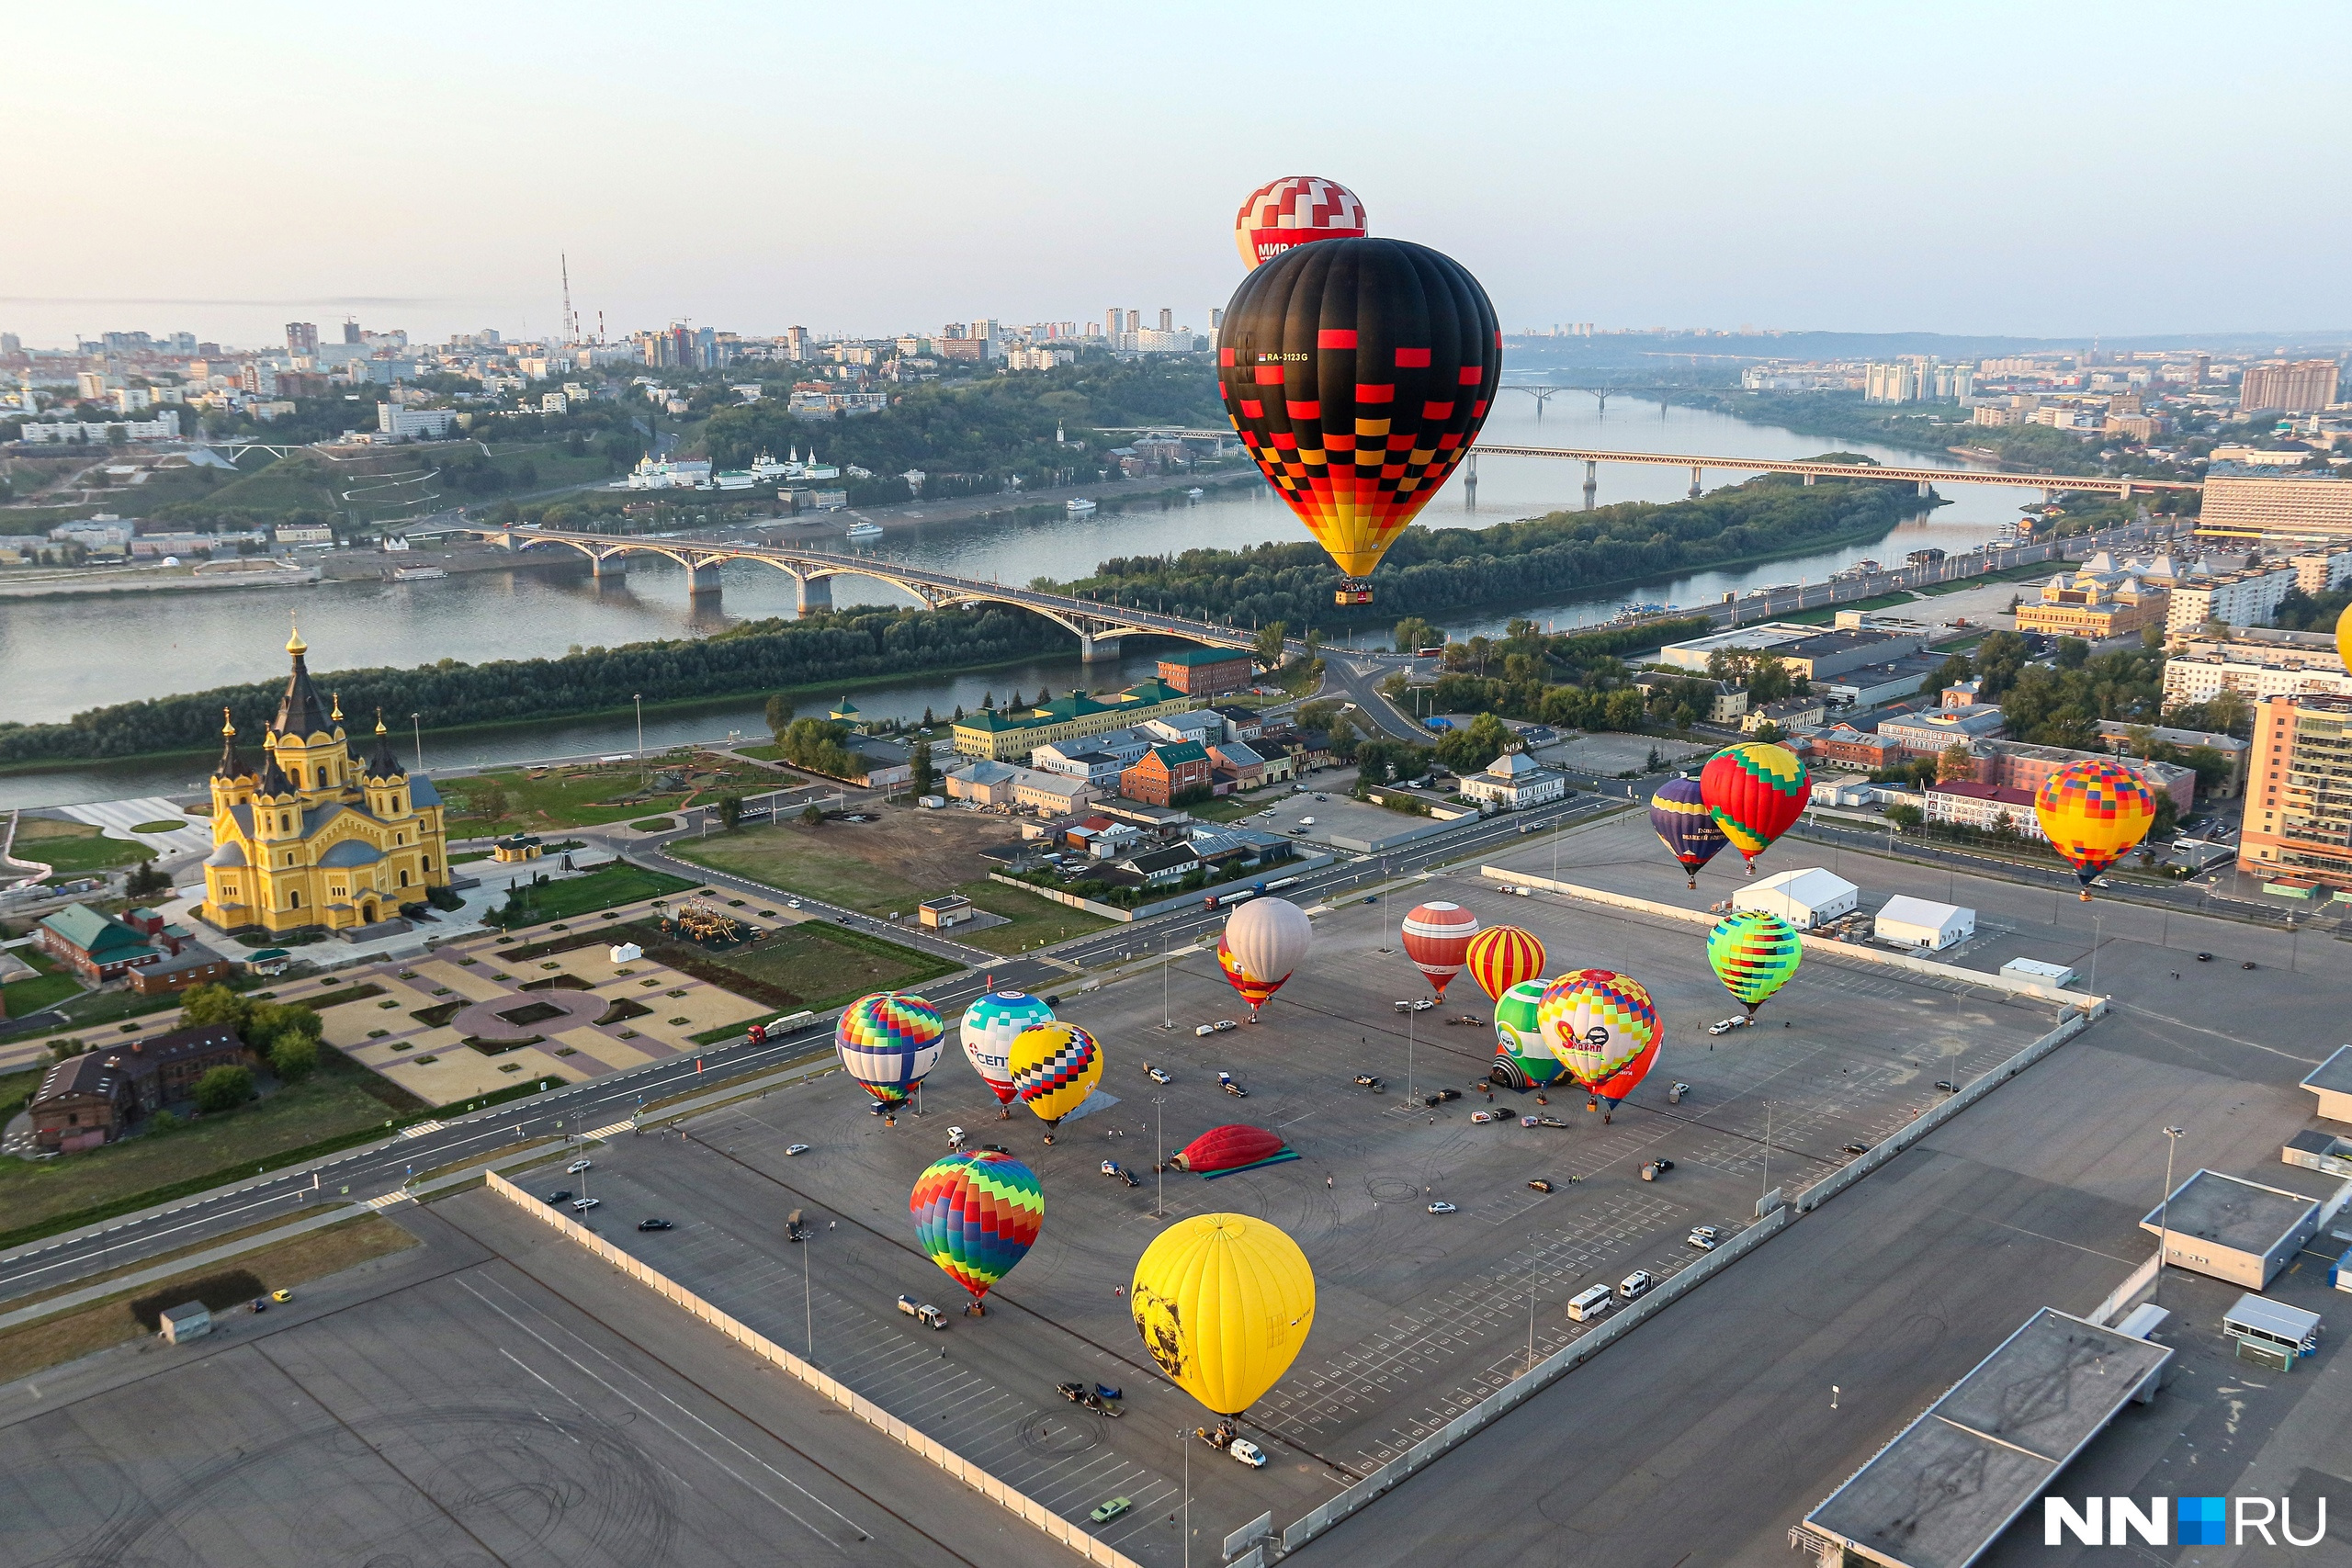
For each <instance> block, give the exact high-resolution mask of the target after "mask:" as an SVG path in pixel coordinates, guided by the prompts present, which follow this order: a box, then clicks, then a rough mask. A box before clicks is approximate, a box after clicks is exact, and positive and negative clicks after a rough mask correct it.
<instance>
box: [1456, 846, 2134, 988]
mask: <svg viewBox="0 0 2352 1568" xmlns="http://www.w3.org/2000/svg"><path fill="white" fill-rule="evenodd" d="M1478 874H1479V875H1481V876H1484V877H1487V878H1488V879H1490V880H1492V881H1495V882H1500V883H1504V884H1507V885H1509V886H1514V887H1541V888H1542V889H1544V891H1545V892H1546V893H1557V894H1559V895H1560V896H1561V897H1564V898H1576V899H1580V900H1582V901H1583V902H1585V903H1588V904H1602V905H1606V906H1608V907H1610V908H1617V909H1632V910H1635V911H1638V912H1639V913H1641V914H1645V915H1656V916H1657V917H1659V918H1660V919H1668V920H1679V921H1681V922H1682V923H1683V924H1684V925H1691V926H1709V927H1712V926H1713V924H1714V923H1715V920H1716V919H1717V917H1715V916H1713V915H1711V914H1709V913H1707V911H1705V910H1704V909H1685V908H1679V907H1678V906H1676V905H1673V904H1660V903H1658V902H1657V901H1656V900H1654V899H1649V898H1636V897H1633V896H1631V895H1630V894H1625V893H1611V892H1609V891H1607V890H1606V889H1604V888H1600V887H1585V886H1579V885H1577V884H1576V883H1573V882H1555V881H1553V880H1552V879H1551V878H1550V877H1548V876H1533V875H1531V874H1528V873H1526V872H1523V871H1506V870H1504V869H1503V868H1502V867H1501V866H1498V865H1482V866H1480V867H1479V868H1478ZM1798 940H1799V941H1801V942H1804V948H1805V951H1806V952H1808V953H1831V954H1834V955H1836V956H1837V957H1839V958H1846V959H1851V960H1852V961H1853V962H1855V963H1857V964H1876V965H1878V966H1879V967H1881V968H1883V969H1901V970H1906V971H1908V972H1909V973H1911V974H1914V975H1918V976H1924V977H1928V978H1932V979H1937V980H1944V981H1954V980H1956V981H1959V982H1961V983H1962V984H1964V985H1970V986H1984V987H1988V988H1990V989H1992V990H1996V991H2007V992H2008V993H2010V994H2011V995H2012V996H2019V997H2030V998H2032V999H2034V1000H2035V1001H2041V1002H2051V1003H2054V1004H2056V1005H2057V1006H2060V1007H2070V1008H2080V1009H2083V1010H2084V1011H2085V1012H2086V1014H2087V1015H2088V1016H2089V1017H2092V1018H2097V1017H2098V1015H2099V1014H2100V1013H2102V1012H2105V1011H2106V1010H2107V998H2104V997H2095V996H2092V995H2091V994H2090V993H2089V992H2087V991H2064V990H2061V989H2059V988H2058V987H2055V986H2045V985H2042V984H2041V982H2039V981H2035V980H2024V979H2019V978H2018V976H2014V975H2002V974H1997V973H1991V972H1987V971H1985V970H1983V969H1962V967H1961V966H1960V965H1958V964H1938V963H1935V962H1933V961H1932V960H1929V959H1925V958H1913V957H1911V956H1909V955H1908V954H1905V953H1889V952H1887V951H1886V950H1885V949H1883V948H1877V947H1871V946H1869V945H1867V944H1865V943H1862V942H1835V941H1832V940H1831V939H1830V938H1828V937H1821V936H1814V935H1812V934H1811V933H1809V932H1805V933H1800V934H1799V939H1798Z"/></svg>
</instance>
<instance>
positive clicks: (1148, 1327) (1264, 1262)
mask: <svg viewBox="0 0 2352 1568" xmlns="http://www.w3.org/2000/svg"><path fill="white" fill-rule="evenodd" d="M1127 1305H1128V1310H1129V1312H1130V1313H1131V1314H1133V1316H1134V1318H1135V1325H1136V1333H1138V1334H1140V1335H1142V1336H1143V1344H1144V1348H1145V1349H1146V1350H1148V1351H1149V1352H1150V1354H1151V1359H1152V1360H1153V1361H1155V1362H1156V1363H1158V1365H1159V1370H1160V1371H1163V1372H1165V1373H1167V1374H1168V1378H1169V1381H1170V1382H1173V1383H1175V1385H1176V1386H1177V1387H1179V1388H1181V1389H1182V1390H1183V1391H1184V1392H1185V1393H1189V1394H1191V1395H1192V1396H1193V1398H1194V1399H1197V1400H1199V1401H1200V1402H1201V1403H1202V1404H1204V1405H1206V1406H1207V1407H1208V1408H1209V1409H1210V1410H1212V1411H1214V1412H1216V1414H1217V1415H1219V1416H1238V1415H1240V1414H1241V1412H1242V1411H1244V1410H1246V1409H1248V1408H1249V1407H1250V1405H1251V1404H1255V1403H1256V1402H1257V1400H1258V1399H1259V1397H1260V1396H1261V1395H1262V1394H1263V1393H1265V1392H1266V1391H1267V1390H1268V1389H1270V1388H1272V1387H1273V1386H1274V1384H1275V1382H1278V1381H1279V1380H1280V1379H1281V1377H1282V1375H1283V1373H1284V1372H1286V1371H1289V1370H1290V1364H1291V1362H1292V1360H1293V1359H1295V1358H1296V1357H1297V1355H1298V1349H1299V1347H1300V1346H1301V1345H1304V1344H1305V1343H1306V1335H1307V1331H1308V1330H1309V1329H1311V1328H1313V1327H1314V1325H1315V1273H1314V1270H1312V1269H1309V1268H1308V1267H1307V1265H1306V1254H1305V1253H1304V1252H1301V1251H1300V1250H1299V1249H1298V1244H1297V1243H1296V1242H1295V1241H1293V1240H1291V1238H1290V1237H1289V1236H1287V1235H1283V1233H1282V1232H1281V1231H1279V1230H1277V1229H1275V1228H1274V1227H1273V1226H1272V1225H1270V1224H1267V1223H1266V1222H1265V1221H1263V1220H1257V1219H1252V1218H1250V1216H1249V1215H1247V1214H1195V1215H1194V1216H1193V1217H1192V1218H1191V1219H1189V1220H1180V1221H1178V1222H1177V1223H1176V1224H1172V1225H1170V1226H1169V1227H1168V1228H1167V1229H1166V1230H1164V1231H1162V1232H1160V1233H1159V1235H1158V1236H1157V1237H1156V1238H1154V1239H1153V1241H1152V1244H1151V1245H1150V1246H1149V1247H1146V1248H1144V1253H1143V1256H1142V1257H1141V1258H1137V1259H1136V1272H1135V1280H1134V1283H1133V1285H1132V1286H1131V1287H1130V1289H1129V1292H1128V1297H1127Z"/></svg>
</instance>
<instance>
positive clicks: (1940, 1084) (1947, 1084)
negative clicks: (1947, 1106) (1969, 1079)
mask: <svg viewBox="0 0 2352 1568" xmlns="http://www.w3.org/2000/svg"><path fill="white" fill-rule="evenodd" d="M1936 1087H1937V1088H1938V1089H1941V1090H1943V1091H1944V1092H1945V1093H1946V1094H1958V1093H1959V1092H1960V1086H1959V1085H1958V1084H1956V1083H1954V1082H1952V1081H1951V1079H1950V1078H1938V1079H1937V1080H1936Z"/></svg>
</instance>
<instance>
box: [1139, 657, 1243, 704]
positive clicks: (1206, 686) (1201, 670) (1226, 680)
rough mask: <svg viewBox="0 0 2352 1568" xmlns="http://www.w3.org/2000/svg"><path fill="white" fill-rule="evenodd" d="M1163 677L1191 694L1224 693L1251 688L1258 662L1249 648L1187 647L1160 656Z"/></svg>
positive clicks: (1197, 695)
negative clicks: (1251, 655) (1252, 656)
mask: <svg viewBox="0 0 2352 1568" xmlns="http://www.w3.org/2000/svg"><path fill="white" fill-rule="evenodd" d="M1159 678H1160V680H1161V681H1163V682H1166V683H1167V684H1169V685H1170V686H1173V687H1174V688H1175V689H1176V690H1178V691H1180V692H1182V693H1183V694H1185V695H1186V696H1188V697H1217V696H1223V695H1224V694H1226V693H1227V692H1246V691H1248V690H1249V689H1250V682H1252V681H1253V680H1255V679H1256V678H1257V661H1256V660H1253V659H1252V658H1251V657H1250V652H1249V650H1248V649H1238V648H1191V649H1183V650H1182V651H1180V652H1176V653H1163V654H1161V655H1160V656H1159Z"/></svg>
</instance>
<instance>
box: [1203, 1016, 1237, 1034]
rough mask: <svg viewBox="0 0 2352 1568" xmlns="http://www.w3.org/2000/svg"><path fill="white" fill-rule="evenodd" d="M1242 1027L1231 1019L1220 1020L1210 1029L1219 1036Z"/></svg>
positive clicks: (1211, 1025)
mask: <svg viewBox="0 0 2352 1568" xmlns="http://www.w3.org/2000/svg"><path fill="white" fill-rule="evenodd" d="M1240 1027H1241V1026H1240V1025H1239V1024H1238V1023H1236V1022H1234V1021H1233V1020H1231V1019H1229V1018H1221V1019H1218V1020H1217V1021H1216V1022H1215V1023H1212V1024H1210V1025H1209V1028H1210V1029H1212V1030H1214V1031H1215V1032H1217V1033H1219V1034H1222V1033H1224V1032H1226V1031H1227V1030H1228V1029H1238V1028H1240Z"/></svg>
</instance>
